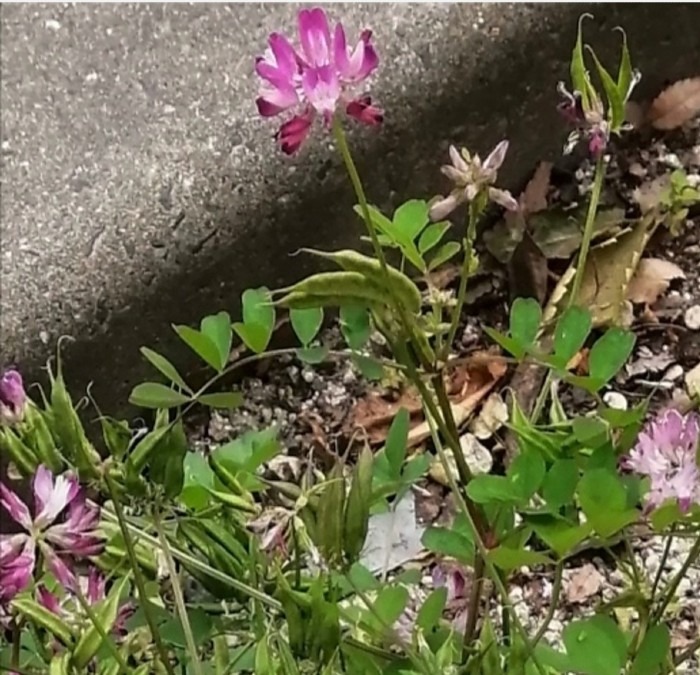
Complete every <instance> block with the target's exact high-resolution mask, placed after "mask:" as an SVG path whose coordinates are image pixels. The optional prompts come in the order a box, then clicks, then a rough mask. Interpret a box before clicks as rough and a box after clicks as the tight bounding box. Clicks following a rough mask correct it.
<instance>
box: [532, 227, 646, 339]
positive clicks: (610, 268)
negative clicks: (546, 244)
mask: <svg viewBox="0 0 700 675" xmlns="http://www.w3.org/2000/svg"><path fill="white" fill-rule="evenodd" d="M657 225H658V220H657V219H656V218H653V217H651V216H647V217H645V218H643V219H641V220H639V221H637V223H636V225H635V226H634V228H633V229H632V230H631V231H630V232H627V233H625V234H624V235H621V236H619V237H617V238H616V239H615V240H612V241H610V242H607V243H606V244H605V245H599V246H597V247H595V248H593V249H591V252H590V254H589V256H588V258H587V260H586V268H585V269H584V273H583V282H582V284H581V290H580V292H579V295H578V299H577V302H578V303H579V304H580V305H581V306H582V307H588V308H589V309H590V311H591V315H592V319H593V325H594V326H595V327H600V326H606V325H628V321H629V320H630V319H631V317H632V315H631V305H630V304H629V302H628V301H627V299H626V295H627V287H628V285H629V283H630V280H631V279H632V276H633V275H634V273H635V271H636V269H637V265H638V264H639V260H640V258H641V256H642V253H643V252H644V248H645V246H646V245H647V242H648V241H649V239H650V238H651V235H652V234H653V232H654V230H655V229H656V227H657ZM575 264H576V261H574V263H573V264H572V265H571V266H570V267H569V270H568V271H567V272H566V273H565V274H564V276H562V278H561V280H560V281H559V283H558V284H557V287H556V288H555V289H554V291H553V292H552V297H551V299H550V301H549V304H548V305H547V307H546V308H545V311H544V320H545V321H551V320H552V319H553V318H554V317H555V316H556V315H557V313H558V311H559V307H561V306H564V305H565V301H566V299H567V298H568V295H569V292H570V284H571V281H572V280H573V276H574V271H575Z"/></svg>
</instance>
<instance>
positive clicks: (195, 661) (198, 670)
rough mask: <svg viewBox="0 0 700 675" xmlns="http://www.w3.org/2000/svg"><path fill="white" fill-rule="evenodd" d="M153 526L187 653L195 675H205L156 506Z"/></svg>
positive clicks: (178, 578) (173, 561)
mask: <svg viewBox="0 0 700 675" xmlns="http://www.w3.org/2000/svg"><path fill="white" fill-rule="evenodd" d="M153 525H154V527H155V529H156V532H157V533H158V540H159V541H160V546H161V550H162V551H163V557H164V558H165V566H166V567H167V568H168V576H169V577H170V583H171V585H172V589H173V595H174V596H175V607H176V609H177V613H178V616H179V618H180V623H181V624H182V631H183V633H184V634H185V642H186V643H187V651H188V652H189V653H190V665H191V666H192V670H193V671H194V675H204V670H203V669H202V663H201V661H200V660H199V653H198V651H197V645H196V643H195V640H194V634H193V633H192V626H191V624H190V619H189V617H188V616H187V607H186V606H185V596H184V594H183V592H182V585H181V584H180V577H179V575H178V571H177V569H176V568H175V560H174V559H173V556H172V554H171V552H170V546H169V545H168V540H167V538H166V536H165V531H164V530H163V523H162V522H161V519H160V512H159V508H158V506H156V507H155V508H154V509H153Z"/></svg>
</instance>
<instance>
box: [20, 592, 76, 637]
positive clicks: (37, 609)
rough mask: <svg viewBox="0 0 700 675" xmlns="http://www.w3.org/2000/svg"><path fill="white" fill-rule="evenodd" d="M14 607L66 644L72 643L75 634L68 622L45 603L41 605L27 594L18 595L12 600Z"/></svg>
mask: <svg viewBox="0 0 700 675" xmlns="http://www.w3.org/2000/svg"><path fill="white" fill-rule="evenodd" d="M11 605H12V607H13V608H14V609H15V610H16V611H17V612H19V613H20V614H22V615H23V616H25V617H26V618H27V619H29V620H30V621H31V622H32V623H34V624H37V625H38V626H41V627H42V628H45V629H46V630H47V631H49V632H50V633H51V634H53V635H54V636H55V637H56V638H57V639H59V640H60V641H61V642H62V643H63V644H64V645H67V646H68V645H70V644H71V642H72V640H73V634H72V633H71V631H70V629H69V628H68V625H67V624H66V622H65V621H64V620H63V619H62V618H60V617H58V616H56V614H54V613H53V612H50V611H49V610H48V609H46V608H45V607H44V606H43V605H40V604H39V603H38V602H36V601H35V600H32V599H31V598H29V597H26V596H21V595H20V596H17V597H15V598H14V599H13V600H12V603H11Z"/></svg>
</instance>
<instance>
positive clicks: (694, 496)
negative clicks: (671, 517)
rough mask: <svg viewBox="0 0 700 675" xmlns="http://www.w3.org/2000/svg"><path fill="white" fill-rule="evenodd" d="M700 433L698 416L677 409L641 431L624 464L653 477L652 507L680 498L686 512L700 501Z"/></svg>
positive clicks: (650, 500) (679, 502)
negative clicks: (699, 454)
mask: <svg viewBox="0 0 700 675" xmlns="http://www.w3.org/2000/svg"><path fill="white" fill-rule="evenodd" d="M699 435H700V420H699V418H698V416H697V415H695V414H693V413H690V414H688V415H681V414H680V413H679V412H678V411H677V410H667V411H665V412H664V413H662V414H661V415H659V416H658V417H657V418H656V419H655V420H654V421H652V422H651V423H649V424H648V425H647V426H646V428H645V429H644V431H642V432H641V433H640V434H639V437H638V438H637V444H636V445H635V447H634V448H633V449H632V451H631V452H630V454H629V456H628V457H627V458H626V459H625V460H624V466H625V467H626V468H628V469H631V470H632V471H635V472H636V473H638V474H641V475H643V476H648V477H649V479H650V482H651V486H650V490H649V494H648V495H647V509H648V510H651V509H654V508H656V507H658V506H661V504H663V503H664V502H666V501H667V500H678V505H679V507H680V509H681V510H682V511H683V512H685V511H687V510H688V509H689V508H690V506H691V504H693V503H700V469H698V462H697V449H698V436H699Z"/></svg>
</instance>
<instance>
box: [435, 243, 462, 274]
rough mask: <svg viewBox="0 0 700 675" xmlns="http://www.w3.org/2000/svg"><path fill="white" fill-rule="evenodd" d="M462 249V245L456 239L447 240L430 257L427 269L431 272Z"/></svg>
mask: <svg viewBox="0 0 700 675" xmlns="http://www.w3.org/2000/svg"><path fill="white" fill-rule="evenodd" d="M461 250H462V246H461V245H460V244H459V243H458V242H456V241H448V242H447V243H446V244H443V245H442V246H441V247H440V248H439V249H438V250H437V252H436V253H435V255H434V256H433V257H432V258H431V259H430V263H429V264H428V270H429V271H430V272H432V271H433V270H434V269H437V268H438V267H440V265H444V264H445V263H446V262H447V261H448V260H449V259H450V258H453V257H454V256H456V255H457V254H458V253H459V252H460V251H461Z"/></svg>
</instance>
